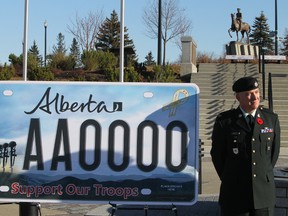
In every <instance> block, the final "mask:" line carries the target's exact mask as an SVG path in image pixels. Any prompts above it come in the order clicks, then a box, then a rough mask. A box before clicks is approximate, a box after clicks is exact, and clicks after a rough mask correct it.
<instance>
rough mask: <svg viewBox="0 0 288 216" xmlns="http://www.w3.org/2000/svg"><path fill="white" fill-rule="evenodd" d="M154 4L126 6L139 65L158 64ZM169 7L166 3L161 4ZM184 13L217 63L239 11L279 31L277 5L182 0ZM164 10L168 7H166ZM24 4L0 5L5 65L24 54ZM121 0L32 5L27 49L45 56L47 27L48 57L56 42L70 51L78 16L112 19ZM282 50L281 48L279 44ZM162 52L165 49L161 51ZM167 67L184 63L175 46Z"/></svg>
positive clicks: (263, 0) (283, 4) (283, 2)
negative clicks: (151, 28)
mask: <svg viewBox="0 0 288 216" xmlns="http://www.w3.org/2000/svg"><path fill="white" fill-rule="evenodd" d="M153 1H158V0H124V11H125V13H124V24H125V26H126V28H128V34H129V37H130V39H132V40H133V42H134V45H135V48H136V54H137V56H138V59H139V62H143V61H145V56H146V55H147V54H148V53H149V52H150V51H151V52H152V55H153V57H154V59H155V60H157V39H151V38H149V37H148V36H147V34H146V33H145V31H146V27H145V25H144V21H143V13H144V12H143V11H144V9H145V8H147V7H149V5H151V4H152V2H153ZM162 1H164V0H162ZM177 1H178V6H179V8H180V9H185V12H184V13H185V16H186V17H187V19H189V20H190V21H191V26H192V28H191V30H190V31H189V32H187V33H186V35H187V36H191V37H192V38H193V40H194V41H195V42H196V44H197V52H198V53H199V52H201V53H206V54H208V55H212V56H213V57H218V56H222V55H223V54H224V51H225V49H224V48H225V44H228V43H229V42H230V41H231V40H236V35H235V33H233V34H232V36H233V38H230V37H229V35H228V29H229V28H230V25H231V18H230V14H231V13H236V12H237V8H240V9H241V11H242V16H243V21H244V22H247V23H248V24H250V25H251V26H252V25H253V23H254V21H255V17H258V16H260V14H261V11H263V12H264V15H265V16H266V18H267V19H268V21H267V23H268V25H269V27H270V30H271V31H274V30H275V0H217V1H215V0H201V1H196V0H177ZM277 3H278V10H277V11H278V36H279V37H284V35H285V29H287V28H288V13H287V10H288V1H287V0H277ZM162 4H163V3H162ZM24 6H25V0H1V7H0V26H1V34H0V65H3V64H4V63H5V62H8V56H9V54H11V53H13V54H15V55H17V56H19V55H20V54H21V53H22V42H23V37H24V11H25V9H24ZM120 8H121V0H29V8H28V15H29V16H28V49H29V48H30V47H31V46H32V44H33V41H35V42H36V44H37V46H38V49H39V51H40V55H42V56H44V49H45V48H44V36H45V33H44V32H45V30H44V22H45V21H47V23H48V27H47V54H49V53H51V52H52V50H53V46H54V45H56V43H57V36H58V34H59V33H62V34H63V35H64V37H65V44H66V48H68V49H69V48H70V45H71V42H72V39H73V35H72V34H71V33H69V31H68V28H67V26H68V25H70V26H71V24H72V23H73V22H75V19H76V14H77V15H78V16H79V17H81V18H85V17H87V16H88V13H90V12H92V13H97V12H99V11H103V15H104V18H106V17H108V18H110V15H111V13H112V11H113V10H115V11H116V12H117V13H118V16H119V20H120V15H121V11H120ZM279 44H280V43H279ZM162 47H163V46H162ZM166 55H167V58H166V60H167V61H168V62H171V63H172V62H175V61H177V60H179V58H180V55H181V50H180V48H179V47H178V46H177V45H176V44H174V43H173V42H169V43H168V47H167V52H166Z"/></svg>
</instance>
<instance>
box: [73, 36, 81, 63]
mask: <svg viewBox="0 0 288 216" xmlns="http://www.w3.org/2000/svg"><path fill="white" fill-rule="evenodd" d="M70 57H71V58H72V60H73V61H74V63H75V67H79V66H80V61H81V60H80V59H81V56H80V49H79V44H78V42H77V40H76V38H73V40H72V44H71V47H70Z"/></svg>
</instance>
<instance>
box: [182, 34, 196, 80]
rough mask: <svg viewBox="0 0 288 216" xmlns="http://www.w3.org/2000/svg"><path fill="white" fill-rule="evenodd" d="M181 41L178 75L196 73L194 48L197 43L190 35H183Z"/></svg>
mask: <svg viewBox="0 0 288 216" xmlns="http://www.w3.org/2000/svg"><path fill="white" fill-rule="evenodd" d="M181 42H182V61H181V69H180V75H181V76H185V75H190V74H191V73H197V67H196V57H197V56H196V48H197V45H196V43H195V42H194V41H193V39H192V37H190V36H183V37H182V38H181Z"/></svg>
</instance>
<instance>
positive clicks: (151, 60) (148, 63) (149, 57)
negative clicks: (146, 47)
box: [144, 51, 156, 66]
mask: <svg viewBox="0 0 288 216" xmlns="http://www.w3.org/2000/svg"><path fill="white" fill-rule="evenodd" d="M145 59H146V60H145V61H144V65H145V66H151V65H155V64H156V62H155V61H154V58H153V55H152V52H151V51H150V52H149V53H148V55H147V56H145Z"/></svg>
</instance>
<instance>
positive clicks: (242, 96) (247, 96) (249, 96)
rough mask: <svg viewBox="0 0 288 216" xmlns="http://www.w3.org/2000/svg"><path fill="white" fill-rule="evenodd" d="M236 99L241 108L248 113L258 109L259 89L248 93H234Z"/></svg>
mask: <svg viewBox="0 0 288 216" xmlns="http://www.w3.org/2000/svg"><path fill="white" fill-rule="evenodd" d="M236 98H237V100H238V101H239V104H240V106H241V108H242V109H243V110H244V111H245V112H247V113H250V112H251V111H253V110H255V109H257V108H258V106H259V104H260V91H259V88H257V89H253V90H250V91H244V92H238V93H236Z"/></svg>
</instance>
